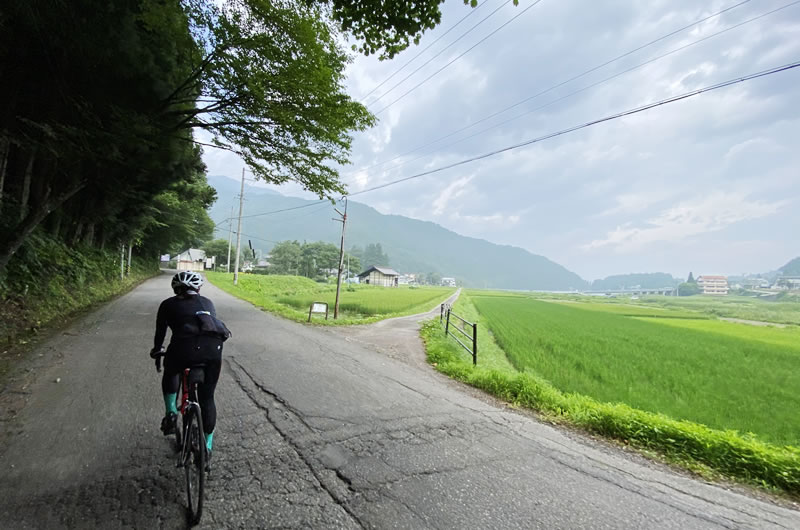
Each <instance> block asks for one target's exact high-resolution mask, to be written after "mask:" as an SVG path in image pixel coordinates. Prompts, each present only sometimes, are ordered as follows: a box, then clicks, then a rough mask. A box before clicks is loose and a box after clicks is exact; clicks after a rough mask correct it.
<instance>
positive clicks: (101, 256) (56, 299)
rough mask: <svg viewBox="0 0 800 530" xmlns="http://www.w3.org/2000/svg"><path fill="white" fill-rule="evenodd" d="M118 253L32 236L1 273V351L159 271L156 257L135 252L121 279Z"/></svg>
mask: <svg viewBox="0 0 800 530" xmlns="http://www.w3.org/2000/svg"><path fill="white" fill-rule="evenodd" d="M119 259H120V258H119V253H118V252H116V251H113V252H112V251H102V250H98V249H95V248H90V247H76V248H71V247H68V246H66V245H64V244H63V243H61V242H59V241H56V240H53V239H52V238H48V237H46V236H41V235H34V236H32V237H31V238H29V240H28V241H27V242H26V244H25V245H24V246H23V247H22V248H21V249H20V251H19V252H18V253H17V254H16V255H15V256H14V257H13V258H12V260H11V262H10V263H9V266H8V268H7V270H6V273H5V274H4V275H3V277H2V278H0V340H2V341H3V342H4V343H5V347H4V348H3V352H7V351H13V350H15V349H17V348H19V347H21V346H22V347H24V346H25V345H26V344H28V343H29V342H30V341H32V340H34V339H35V338H36V336H37V335H38V334H39V333H40V331H41V330H42V329H44V328H46V327H49V326H52V325H56V324H58V323H59V322H61V321H63V320H64V319H67V318H69V317H71V316H72V315H74V314H75V313H77V312H79V311H81V310H85V309H87V308H90V307H92V306H94V305H95V304H98V303H101V302H104V301H106V300H109V299H111V298H113V297H114V296H116V295H118V294H120V293H123V292H126V291H127V290H129V289H130V288H131V287H133V286H134V285H136V284H138V283H139V282H141V281H142V280H144V279H146V278H149V277H152V276H154V275H156V274H158V272H159V271H158V262H157V261H156V260H155V259H153V260H149V261H145V260H140V259H138V258H134V260H133V262H132V267H131V274H130V275H129V276H127V277H126V278H125V279H124V280H120V277H119V274H120V262H119ZM2 358H3V356H0V359H2ZM7 369H8V364H7V363H6V362H3V363H0V373H5V371H6V370H7Z"/></svg>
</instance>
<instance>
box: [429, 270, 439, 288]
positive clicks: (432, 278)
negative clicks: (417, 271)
mask: <svg viewBox="0 0 800 530" xmlns="http://www.w3.org/2000/svg"><path fill="white" fill-rule="evenodd" d="M425 282H426V283H427V284H428V285H439V284H440V283H442V275H441V274H439V273H438V272H435V271H431V272H429V273H428V274H426V275H425Z"/></svg>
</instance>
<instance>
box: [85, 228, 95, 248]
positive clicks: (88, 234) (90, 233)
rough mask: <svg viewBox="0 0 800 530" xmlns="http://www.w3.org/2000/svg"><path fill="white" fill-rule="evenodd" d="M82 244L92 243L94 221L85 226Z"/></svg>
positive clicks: (89, 244)
mask: <svg viewBox="0 0 800 530" xmlns="http://www.w3.org/2000/svg"><path fill="white" fill-rule="evenodd" d="M83 244H84V245H87V246H92V245H94V223H89V225H88V226H87V227H86V232H85V233H84V234H83Z"/></svg>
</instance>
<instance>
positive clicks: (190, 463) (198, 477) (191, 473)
mask: <svg viewBox="0 0 800 530" xmlns="http://www.w3.org/2000/svg"><path fill="white" fill-rule="evenodd" d="M184 418H185V421H186V429H185V431H184V434H185V436H186V439H185V440H184V445H185V447H184V454H183V469H184V472H185V473H186V500H187V502H188V508H189V522H190V523H191V524H193V525H195V524H197V523H198V522H199V521H200V516H201V515H202V513H203V495H204V488H205V470H206V447H205V438H204V437H203V420H202V419H201V418H200V408H199V407H198V406H197V405H196V404H195V405H193V406H191V408H190V409H189V410H188V411H187V413H186V416H184Z"/></svg>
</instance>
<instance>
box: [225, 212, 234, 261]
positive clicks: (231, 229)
mask: <svg viewBox="0 0 800 530" xmlns="http://www.w3.org/2000/svg"><path fill="white" fill-rule="evenodd" d="M231 234H233V205H231V216H230V217H228V261H227V262H226V263H225V272H231Z"/></svg>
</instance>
